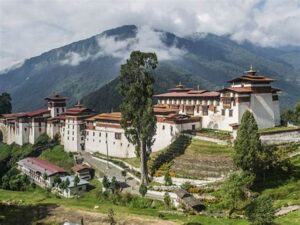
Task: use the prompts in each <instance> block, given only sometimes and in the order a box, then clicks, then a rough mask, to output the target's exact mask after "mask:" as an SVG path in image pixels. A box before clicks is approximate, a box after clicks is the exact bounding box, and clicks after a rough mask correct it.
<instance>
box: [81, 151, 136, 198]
mask: <svg viewBox="0 0 300 225" xmlns="http://www.w3.org/2000/svg"><path fill="white" fill-rule="evenodd" d="M81 155H82V157H83V158H84V161H86V162H87V163H89V164H90V165H91V166H92V167H93V168H95V169H96V170H98V171H101V172H102V173H104V174H105V175H106V176H107V177H108V178H110V179H111V178H112V177H116V179H117V180H118V181H119V182H121V183H122V185H123V186H124V188H123V190H124V191H129V192H131V193H133V194H138V188H139V182H138V181H136V180H135V179H133V178H132V177H130V176H129V175H127V176H126V183H125V178H124V177H123V176H122V174H121V171H122V170H123V169H120V168H118V167H116V166H112V165H108V164H107V163H106V162H103V161H100V160H98V159H96V158H94V157H93V155H91V154H90V153H87V152H81Z"/></svg>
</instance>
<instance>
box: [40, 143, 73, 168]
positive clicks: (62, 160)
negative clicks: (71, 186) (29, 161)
mask: <svg viewBox="0 0 300 225" xmlns="http://www.w3.org/2000/svg"><path fill="white" fill-rule="evenodd" d="M39 158H41V159H44V160H47V161H49V162H51V163H53V164H55V165H58V166H60V167H63V168H65V169H66V170H68V171H71V168H72V166H74V159H73V156H72V154H69V153H67V152H65V151H64V146H62V145H56V146H54V147H53V148H51V149H50V148H49V149H46V150H44V151H43V152H42V154H41V155H40V156H39Z"/></svg>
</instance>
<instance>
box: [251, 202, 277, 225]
mask: <svg viewBox="0 0 300 225" xmlns="http://www.w3.org/2000/svg"><path fill="white" fill-rule="evenodd" d="M246 216H247V217H248V219H249V220H250V221H251V223H252V224H253V225H271V224H273V221H274V220H275V209H274V208H273V202H272V199H270V198H268V197H265V196H259V197H258V198H256V199H254V200H253V201H252V202H251V204H249V205H248V206H247V209H246Z"/></svg>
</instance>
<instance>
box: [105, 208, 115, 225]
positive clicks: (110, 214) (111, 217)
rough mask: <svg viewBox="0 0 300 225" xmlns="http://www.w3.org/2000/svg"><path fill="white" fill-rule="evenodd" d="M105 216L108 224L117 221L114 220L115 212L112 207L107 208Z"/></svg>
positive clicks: (111, 224)
mask: <svg viewBox="0 0 300 225" xmlns="http://www.w3.org/2000/svg"><path fill="white" fill-rule="evenodd" d="M107 217H108V222H109V224H110V225H115V224H117V222H116V220H115V212H114V210H113V209H109V210H108V213H107Z"/></svg>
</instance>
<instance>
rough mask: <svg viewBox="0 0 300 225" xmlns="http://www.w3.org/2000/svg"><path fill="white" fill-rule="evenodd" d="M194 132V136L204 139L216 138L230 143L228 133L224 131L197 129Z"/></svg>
mask: <svg viewBox="0 0 300 225" xmlns="http://www.w3.org/2000/svg"><path fill="white" fill-rule="evenodd" d="M196 132H197V133H196V134H199V135H201V136H205V137H210V138H216V139H221V140H227V141H230V139H231V135H230V132H228V131H224V130H215V129H205V128H201V129H198V130H197V131H196Z"/></svg>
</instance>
